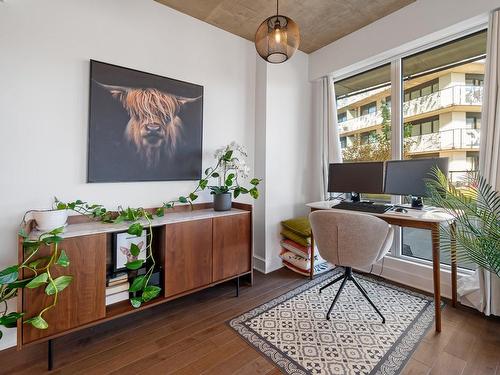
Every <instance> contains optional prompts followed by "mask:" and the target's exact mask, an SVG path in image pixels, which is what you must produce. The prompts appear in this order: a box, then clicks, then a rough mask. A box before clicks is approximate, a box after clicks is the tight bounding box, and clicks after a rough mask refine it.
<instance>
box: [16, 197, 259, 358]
mask: <svg viewBox="0 0 500 375" xmlns="http://www.w3.org/2000/svg"><path fill="white" fill-rule="evenodd" d="M33 227H34V223H32V222H31V223H28V224H27V228H26V229H27V230H31V233H32V235H33V236H35V235H36V234H37V233H36V231H34V230H33ZM127 227H128V224H127V223H121V224H105V223H100V222H93V221H90V220H88V219H86V218H84V217H82V216H74V217H70V219H69V224H68V226H67V227H66V228H65V231H64V233H63V234H62V235H61V237H63V240H62V242H61V244H60V248H61V249H64V250H65V251H66V253H67V255H68V257H69V259H70V265H69V267H68V268H60V267H56V268H57V271H56V272H57V273H56V274H55V276H60V275H63V274H65V275H72V276H73V282H72V283H71V284H70V285H69V286H68V287H67V288H66V289H65V290H64V291H63V292H61V293H60V295H59V299H58V302H57V305H56V307H54V308H53V309H51V310H49V311H48V312H47V313H46V314H44V318H45V320H46V321H47V322H48V324H49V327H48V329H45V330H39V329H36V328H34V327H32V326H31V325H29V324H23V323H22V322H21V321H18V325H17V331H18V348H19V349H20V348H22V347H23V346H26V345H32V344H35V343H40V342H45V341H49V343H50V340H52V339H54V338H56V337H59V336H62V335H65V334H67V333H70V332H74V331H76V330H80V329H83V328H87V327H90V326H93V325H96V324H100V323H103V322H106V321H109V320H111V319H115V318H118V317H121V316H124V315H127V314H132V313H136V312H139V311H141V310H144V309H147V308H149V307H152V306H155V305H158V304H161V303H165V302H167V301H169V300H172V299H175V298H178V297H180V296H183V295H186V294H189V293H193V292H195V291H198V290H201V289H204V288H208V287H211V286H213V285H216V284H218V283H221V282H224V281H227V280H231V279H236V280H237V285H238V287H239V280H240V277H243V276H245V278H246V279H248V281H249V282H250V283H251V282H252V268H253V265H252V258H253V257H252V206H251V205H247V204H241V203H233V208H232V209H231V210H230V211H225V212H216V211H214V210H213V209H212V208H211V205H210V204H205V203H204V204H196V205H194V206H193V209H192V210H191V209H189V206H188V207H186V206H180V207H178V208H176V209H174V210H171V211H167V213H166V214H165V216H164V217H159V218H156V217H155V219H154V220H153V252H154V254H155V258H156V260H157V263H159V264H161V269H162V273H163V275H162V280H163V288H162V289H163V290H162V293H161V294H160V297H158V298H156V299H154V300H152V301H149V302H147V303H144V304H143V305H142V306H141V307H139V308H137V309H135V308H133V307H132V306H131V304H130V302H129V301H123V302H118V303H116V304H113V305H108V306H106V305H105V298H106V297H105V293H106V272H107V268H109V264H110V259H111V257H110V254H111V250H112V236H113V233H116V232H123V231H126V230H127ZM48 250H49V249H47V248H41V249H40V251H39V256H40V257H42V256H44V255H46V254H47V252H48ZM23 259H24V254H23V248H22V238H19V262H22V260H23ZM24 276H25V277H27V276H29V275H24ZM50 301H51V297H48V296H46V295H45V293H44V290H43V288H37V289H24V290H20V292H19V297H18V311H24V312H25V315H24V317H25V319H28V318H30V317H32V316H33V315H35V314H37V313H38V312H39V311H40V309H41V308H42V307H43V306H46V305H47V303H50ZM50 347H51V346H50V344H49V352H50ZM49 363H50V361H49ZM49 367H50V366H49Z"/></svg>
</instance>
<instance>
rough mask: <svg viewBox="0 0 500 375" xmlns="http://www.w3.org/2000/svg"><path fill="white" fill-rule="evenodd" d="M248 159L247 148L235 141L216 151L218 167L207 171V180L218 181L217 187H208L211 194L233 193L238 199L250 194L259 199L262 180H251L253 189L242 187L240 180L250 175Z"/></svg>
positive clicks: (215, 156)
mask: <svg viewBox="0 0 500 375" xmlns="http://www.w3.org/2000/svg"><path fill="white" fill-rule="evenodd" d="M247 157H248V153H247V150H246V149H245V147H244V146H242V145H240V144H238V143H236V142H234V141H233V142H231V143H230V144H228V145H227V146H224V147H221V148H219V149H217V150H216V151H215V153H214V158H215V160H216V161H217V164H216V166H215V167H213V168H212V167H210V168H207V169H206V170H205V175H206V177H205V180H208V179H209V178H211V177H213V178H216V179H218V184H217V185H209V186H208V188H209V189H210V192H211V194H224V193H231V192H232V193H233V196H234V198H237V197H238V196H239V195H240V194H250V195H251V196H252V198H254V199H257V198H258V197H259V190H258V189H257V186H258V185H259V183H260V181H261V180H260V179H258V178H252V179H251V180H250V185H251V187H248V188H246V187H243V186H241V185H240V182H239V180H238V179H239V178H241V179H247V178H248V176H249V175H250V167H248V165H247V164H246V161H245V159H246V158H247Z"/></svg>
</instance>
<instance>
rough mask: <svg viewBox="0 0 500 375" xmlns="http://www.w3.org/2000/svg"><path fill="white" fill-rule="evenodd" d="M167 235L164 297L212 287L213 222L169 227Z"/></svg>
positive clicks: (210, 220) (186, 223) (205, 221)
mask: <svg viewBox="0 0 500 375" xmlns="http://www.w3.org/2000/svg"><path fill="white" fill-rule="evenodd" d="M165 234H166V239H165V267H164V269H165V277H164V279H165V295H166V296H167V297H169V296H173V295H176V294H179V293H183V292H185V291H188V290H191V289H195V288H198V287H201V286H204V285H208V284H210V283H211V281H212V280H211V279H212V219H203V220H193V221H185V222H180V223H174V224H167V226H166V232H165Z"/></svg>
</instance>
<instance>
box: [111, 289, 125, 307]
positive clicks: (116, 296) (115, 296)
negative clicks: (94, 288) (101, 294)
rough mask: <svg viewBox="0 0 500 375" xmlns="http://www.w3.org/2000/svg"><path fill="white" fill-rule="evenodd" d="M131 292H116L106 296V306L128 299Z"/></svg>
mask: <svg viewBox="0 0 500 375" xmlns="http://www.w3.org/2000/svg"><path fill="white" fill-rule="evenodd" d="M128 297H129V293H128V292H127V291H124V292H120V293H115V294H112V295H110V296H106V306H108V305H112V304H113V303H117V302H121V301H126V300H128Z"/></svg>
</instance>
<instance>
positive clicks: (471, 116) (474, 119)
mask: <svg viewBox="0 0 500 375" xmlns="http://www.w3.org/2000/svg"><path fill="white" fill-rule="evenodd" d="M465 127H466V128H467V129H479V128H481V112H467V113H466V115H465Z"/></svg>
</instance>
